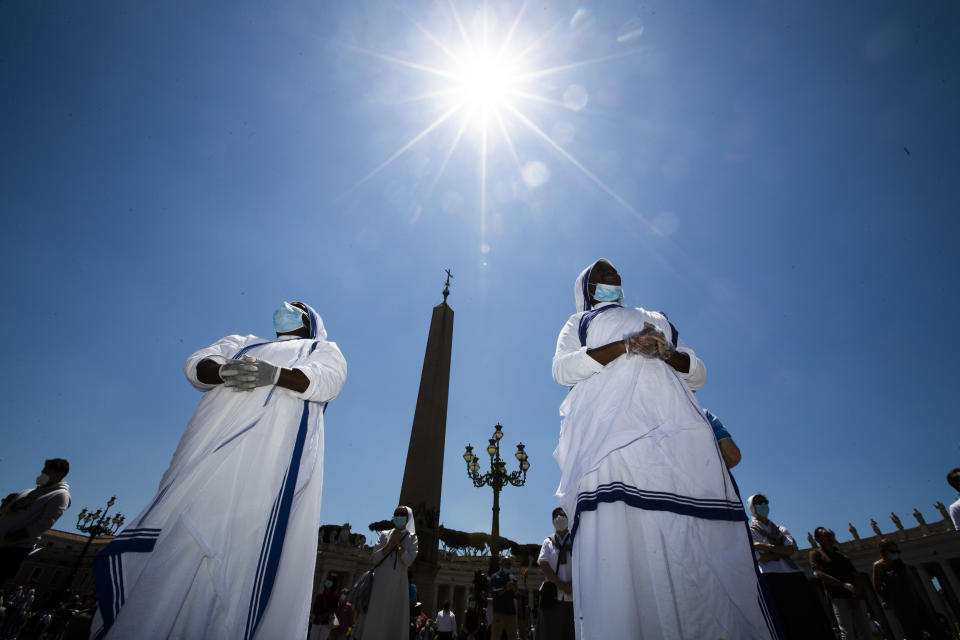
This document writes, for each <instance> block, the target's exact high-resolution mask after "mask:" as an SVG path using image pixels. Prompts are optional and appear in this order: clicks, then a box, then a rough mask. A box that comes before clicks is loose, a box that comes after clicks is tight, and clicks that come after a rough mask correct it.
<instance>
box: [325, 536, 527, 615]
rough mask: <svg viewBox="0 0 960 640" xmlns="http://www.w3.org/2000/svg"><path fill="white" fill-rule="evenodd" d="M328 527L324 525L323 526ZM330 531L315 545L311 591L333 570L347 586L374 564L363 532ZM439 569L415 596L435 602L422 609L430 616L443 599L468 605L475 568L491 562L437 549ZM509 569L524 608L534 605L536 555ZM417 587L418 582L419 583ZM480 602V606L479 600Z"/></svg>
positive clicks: (458, 607) (456, 607)
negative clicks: (426, 587)
mask: <svg viewBox="0 0 960 640" xmlns="http://www.w3.org/2000/svg"><path fill="white" fill-rule="evenodd" d="M324 528H327V527H324ZM346 531H347V532H346V534H343V533H340V534H336V533H333V534H331V535H328V536H321V539H320V544H319V548H318V549H317V569H316V573H315V574H314V593H317V592H318V591H319V590H320V588H321V585H322V583H323V581H324V579H325V578H326V577H327V576H328V575H329V574H333V575H334V576H335V577H336V580H335V582H336V583H337V584H338V585H339V586H340V587H341V588H342V587H344V586H346V587H350V586H352V585H353V583H354V582H356V580H357V578H359V577H360V575H361V574H362V573H363V572H364V571H366V570H367V569H369V568H370V567H372V566H373V561H372V560H371V554H372V551H373V549H372V548H371V547H370V546H369V545H366V544H364V543H363V542H361V541H360V540H361V539H362V538H363V536H359V538H358V537H357V536H356V534H350V533H349V529H347V530H346ZM437 553H438V571H437V574H436V581H435V583H434V585H433V586H432V592H431V593H423V592H422V591H421V593H420V594H419V595H418V599H419V600H420V601H422V602H423V603H425V605H426V603H437V605H436V607H433V606H431V607H429V608H428V610H426V611H425V612H424V613H426V614H427V615H429V616H431V617H433V616H435V615H436V611H435V610H433V609H435V608H437V607H439V605H440V604H442V603H443V602H444V601H445V600H449V601H450V608H451V610H452V611H453V612H454V613H456V614H457V616H458V618H459V616H460V614H461V613H462V612H463V611H464V610H465V609H466V608H467V599H468V597H469V595H470V591H471V589H472V588H473V580H474V574H475V573H476V571H477V570H478V569H479V570H482V571H484V572H486V571H487V569H488V567H489V564H490V557H489V556H486V555H484V556H461V555H456V554H453V553H450V552H448V551H444V550H442V549H441V550H439V551H438V552H437ZM511 573H513V575H514V576H516V578H517V581H518V583H519V586H520V598H521V601H524V600H525V602H526V603H527V608H528V609H529V608H530V607H532V606H535V605H536V593H537V590H538V589H539V588H540V583H541V582H542V581H543V572H542V571H541V570H540V567H539V566H538V565H537V563H536V558H535V557H533V558H530V559H529V560H528V563H527V565H525V566H518V564H517V563H516V562H515V563H514V566H513V567H512V568H511ZM418 589H419V586H418ZM480 606H483V605H482V604H481V605H480Z"/></svg>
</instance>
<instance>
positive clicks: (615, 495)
mask: <svg viewBox="0 0 960 640" xmlns="http://www.w3.org/2000/svg"><path fill="white" fill-rule="evenodd" d="M593 266H594V265H591V266H590V267H588V268H587V269H585V270H584V271H583V272H582V273H581V275H580V277H579V278H578V279H577V282H576V285H575V288H574V291H575V296H576V303H577V309H578V311H577V313H575V314H574V315H573V316H571V318H570V319H569V320H568V321H567V323H566V324H565V326H564V327H563V329H562V331H561V333H560V337H559V339H558V341H557V350H556V355H555V357H554V361H553V374H554V379H555V380H556V381H557V382H558V383H560V384H562V385H564V386H568V387H572V389H571V390H570V393H569V394H568V395H567V397H566V399H565V400H564V402H563V404H562V405H561V407H560V414H561V416H562V422H561V431H560V440H559V443H558V445H557V448H556V450H555V451H554V458H555V459H556V461H557V464H558V465H559V466H560V470H561V480H560V486H559V488H558V490H557V498H558V501H559V502H560V504H561V506H562V507H563V508H564V510H565V511H566V512H567V514H573V525H572V527H571V528H572V531H573V535H574V543H573V585H574V595H573V600H574V608H575V614H576V618H577V634H578V635H577V637H578V639H579V640H586V639H593V638H631V639H636V638H650V639H652V638H670V639H681V638H683V639H690V640H702V639H703V638H719V637H725V638H745V639H746V638H751V639H753V638H773V637H776V636H775V633H776V632H775V631H774V630H773V623H772V619H771V618H770V616H769V614H768V611H767V608H768V604H767V601H766V599H765V598H764V596H763V591H762V588H761V586H760V584H759V576H758V574H757V572H756V568H755V566H754V563H753V557H752V551H751V547H750V541H749V536H748V533H747V527H746V518H745V514H744V512H743V506H742V505H741V503H740V499H739V496H738V494H737V490H736V487H735V485H734V483H733V480H732V478H731V476H730V475H729V473H728V471H727V468H726V465H725V464H724V463H723V460H722V458H721V457H720V452H719V449H718V447H717V442H716V439H715V438H714V436H713V429H712V428H711V426H710V424H709V422H708V421H707V419H706V417H705V416H704V414H703V411H702V409H701V408H700V405H699V404H698V403H697V400H696V398H695V397H694V395H693V393H692V392H691V388H694V389H695V388H698V387H699V386H701V385H702V384H703V382H704V380H705V377H706V368H705V367H704V365H703V363H702V362H700V360H699V359H698V358H697V357H696V354H695V353H694V352H693V351H692V350H691V349H689V348H688V347H687V346H686V345H685V344H684V343H683V342H682V341H681V340H680V339H679V335H678V333H677V331H676V329H675V328H674V326H673V325H672V324H671V323H670V321H669V320H668V319H667V317H666V316H665V315H664V314H662V313H658V312H653V311H647V310H645V309H641V308H628V307H626V306H623V304H622V301H617V302H613V303H605V304H601V305H597V306H596V307H593V308H590V307H588V306H587V305H588V300H589V297H588V292H587V289H586V281H587V279H588V278H589V274H590V271H591V270H592V268H593ZM585 314H591V315H590V316H588V317H590V318H591V319H590V323H589V326H588V327H587V328H586V332H585V334H584V332H583V330H582V329H583V328H582V324H581V320H582V319H583V317H584V315H585ZM644 322H649V323H651V324H653V325H654V326H655V327H657V329H659V330H660V331H661V332H662V333H663V334H664V336H665V337H666V338H667V339H668V340H671V342H673V344H674V345H675V347H676V349H677V350H678V351H681V352H683V353H686V354H687V355H688V356H689V357H690V370H689V372H688V373H686V374H681V373H678V372H677V371H675V370H674V369H673V368H672V367H671V366H670V365H668V364H667V363H665V362H663V361H661V360H658V359H647V358H644V357H642V356H639V355H629V356H627V355H624V356H620V357H619V358H616V359H615V360H613V361H612V362H610V363H609V364H607V365H606V366H603V365H600V364H599V363H597V362H596V361H594V360H593V359H592V358H591V357H590V356H589V355H588V354H587V349H592V348H595V347H600V346H603V345H606V344H609V343H611V342H615V341H618V340H623V339H624V338H626V337H627V336H628V335H630V334H632V333H634V332H637V331H640V330H642V329H643V327H644ZM582 342H583V343H585V344H582ZM611 598H612V599H613V600H615V601H611ZM609 611H617V612H618V613H617V615H616V616H609V615H608V613H609Z"/></svg>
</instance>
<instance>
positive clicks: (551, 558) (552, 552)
mask: <svg viewBox="0 0 960 640" xmlns="http://www.w3.org/2000/svg"><path fill="white" fill-rule="evenodd" d="M559 555H560V554H559V552H558V551H557V549H556V547H554V546H553V541H552V540H551V539H550V538H547V539H546V540H544V541H543V545H541V547H540V555H539V556H537V564H540V563H541V562H546V563H547V564H549V565H550V568H551V569H553V566H554V565H555V564H557V556H559Z"/></svg>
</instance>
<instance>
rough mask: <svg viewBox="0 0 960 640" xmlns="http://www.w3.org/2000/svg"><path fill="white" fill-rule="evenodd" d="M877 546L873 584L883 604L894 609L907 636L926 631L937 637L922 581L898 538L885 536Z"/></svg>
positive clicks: (915, 638)
mask: <svg viewBox="0 0 960 640" xmlns="http://www.w3.org/2000/svg"><path fill="white" fill-rule="evenodd" d="M877 546H878V547H879V550H880V559H879V560H877V561H876V562H875V563H873V588H874V590H875V591H876V592H877V595H878V596H880V603H881V604H882V605H883V608H884V609H893V612H894V613H895V614H896V616H897V620H899V621H900V626H902V627H903V634H904V637H905V638H906V640H921V639H922V638H924V637H925V635H924V631H927V632H929V633H930V634H931V635H932V637H937V633H938V626H939V625H937V621H936V620H935V619H933V616H931V615H930V614H929V612H928V610H927V607H926V606H925V604H924V602H923V600H922V599H921V596H920V594H921V593H923V584H922V583H921V582H920V578H919V576H918V575H917V572H916V569H914V568H913V567H911V566H910V565H908V564H905V563H904V562H903V560H902V559H901V558H900V548H899V547H898V546H897V543H896V541H894V540H890V539H888V538H883V539H881V540H880V542H879V543H878V544H877Z"/></svg>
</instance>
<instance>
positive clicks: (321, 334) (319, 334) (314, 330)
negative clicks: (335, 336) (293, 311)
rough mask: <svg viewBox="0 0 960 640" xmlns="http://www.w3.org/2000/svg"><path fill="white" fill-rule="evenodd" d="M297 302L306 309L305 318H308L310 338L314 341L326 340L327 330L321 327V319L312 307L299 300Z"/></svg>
mask: <svg viewBox="0 0 960 640" xmlns="http://www.w3.org/2000/svg"><path fill="white" fill-rule="evenodd" d="M297 302H300V304H302V305H303V306H305V307H306V308H307V317H308V318H310V337H311V338H313V339H314V340H326V339H327V330H326V329H325V328H324V326H323V318H321V317H320V314H318V313H317V312H316V311H314V310H313V307H311V306H310V305H308V304H307V303H306V302H301V301H299V300H298V301H297Z"/></svg>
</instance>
